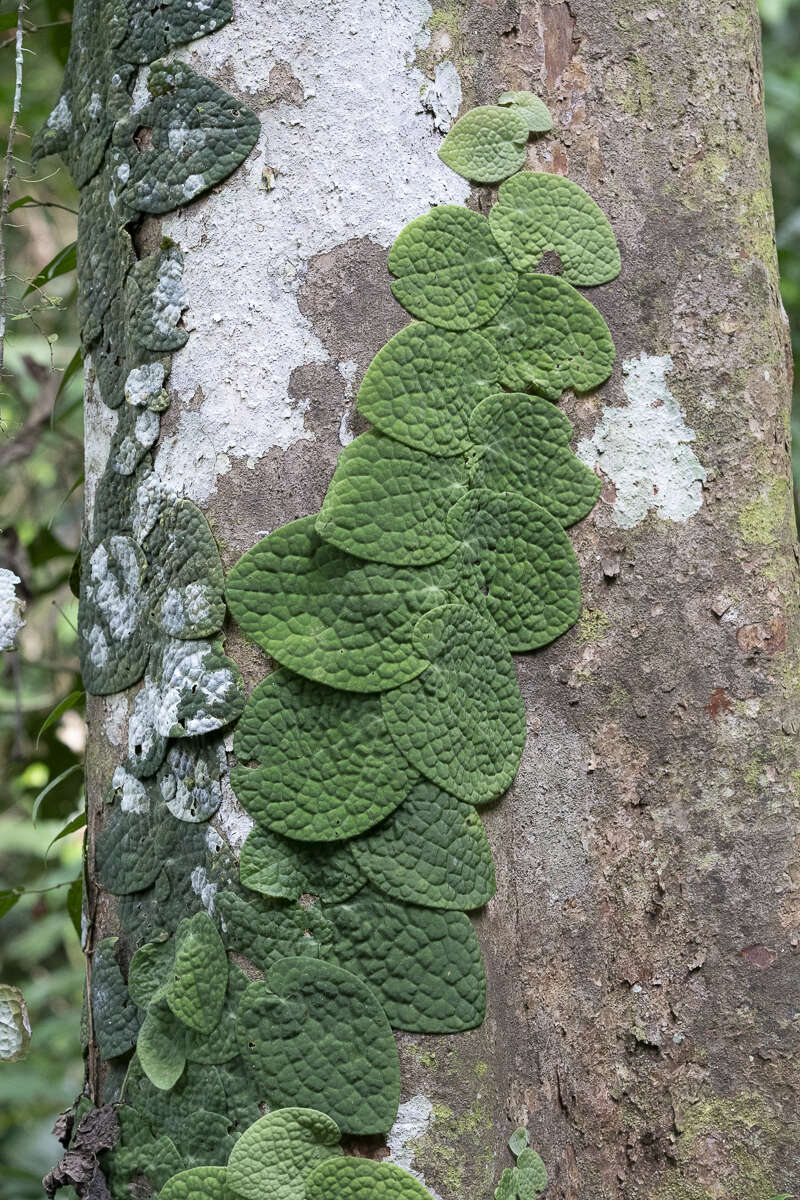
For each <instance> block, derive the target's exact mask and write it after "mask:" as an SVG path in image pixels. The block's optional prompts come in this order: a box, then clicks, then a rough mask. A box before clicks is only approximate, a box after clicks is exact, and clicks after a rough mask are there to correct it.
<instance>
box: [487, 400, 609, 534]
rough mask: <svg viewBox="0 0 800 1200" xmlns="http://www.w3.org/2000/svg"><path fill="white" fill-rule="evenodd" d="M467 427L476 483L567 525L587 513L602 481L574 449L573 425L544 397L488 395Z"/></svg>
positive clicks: (598, 492) (592, 504)
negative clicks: (528, 503) (532, 504)
mask: <svg viewBox="0 0 800 1200" xmlns="http://www.w3.org/2000/svg"><path fill="white" fill-rule="evenodd" d="M469 430H470V436H471V438H472V441H473V443H474V449H473V450H471V451H470V453H469V477H470V482H471V483H472V485H473V486H474V487H477V488H489V489H491V490H492V491H494V492H518V493H519V494H520V495H522V496H524V497H525V498H526V499H527V500H533V501H534V502H535V503H536V504H540V505H541V506H542V507H543V508H546V509H547V511H548V512H549V513H550V515H551V516H553V517H555V518H556V520H558V521H560V523H561V524H562V525H564V526H565V527H566V526H569V525H572V524H574V522H575V521H580V519H581V518H582V517H585V516H586V514H587V513H588V512H590V511H591V509H592V507H593V506H594V503H595V501H596V499H597V497H598V495H599V494H600V486H601V485H600V480H599V479H598V478H597V476H596V475H595V474H594V472H593V471H590V470H589V468H588V467H587V466H586V465H585V464H584V463H582V462H581V461H580V459H579V458H578V457H577V455H575V454H573V453H572V451H571V449H570V445H569V440H570V438H571V437H572V426H571V424H570V422H569V420H568V419H567V417H565V416H564V414H563V413H562V412H561V411H560V409H558V408H555V407H554V406H553V405H552V404H550V403H549V402H548V401H546V400H542V399H541V398H540V397H539V396H530V395H526V394H525V393H522V392H500V393H498V394H497V395H495V396H488V397H487V398H486V400H483V401H481V403H480V404H479V405H478V407H477V408H476V409H475V410H474V412H473V414H472V419H471V420H470V427H469Z"/></svg>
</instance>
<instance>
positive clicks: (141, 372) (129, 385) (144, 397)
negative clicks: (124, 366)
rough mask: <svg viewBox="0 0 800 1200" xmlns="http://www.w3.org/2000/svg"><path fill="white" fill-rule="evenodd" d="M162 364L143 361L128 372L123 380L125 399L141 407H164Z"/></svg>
mask: <svg viewBox="0 0 800 1200" xmlns="http://www.w3.org/2000/svg"><path fill="white" fill-rule="evenodd" d="M163 388H164V365H163V363H160V362H151V363H145V364H144V366H141V367H134V368H133V370H132V371H129V372H128V377H127V379H126V380H125V399H126V400H127V401H128V404H135V405H137V406H139V407H141V408H157V407H161V408H163V407H164V390H163Z"/></svg>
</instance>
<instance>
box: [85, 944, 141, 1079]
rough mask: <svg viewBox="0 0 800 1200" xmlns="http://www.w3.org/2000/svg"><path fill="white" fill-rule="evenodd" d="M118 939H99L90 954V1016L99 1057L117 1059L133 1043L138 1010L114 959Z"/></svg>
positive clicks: (139, 1019)
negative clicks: (92, 952)
mask: <svg viewBox="0 0 800 1200" xmlns="http://www.w3.org/2000/svg"><path fill="white" fill-rule="evenodd" d="M117 941H118V938H115V937H107V938H103V940H102V941H101V942H98V944H97V946H96V948H95V951H94V954H93V955H92V991H91V1001H92V1016H93V1029H94V1036H95V1040H96V1041H97V1047H98V1049H99V1051H100V1055H101V1057H102V1058H116V1057H117V1055H119V1054H125V1053H126V1052H127V1051H128V1050H130V1049H131V1047H132V1046H134V1045H135V1043H136V1035H137V1033H138V1031H139V1025H140V1023H141V1013H140V1012H139V1011H138V1009H137V1007H136V1005H135V1003H134V1002H133V1000H132V998H131V996H130V995H129V993H128V988H127V986H126V984H125V980H124V979H123V978H122V971H121V970H120V967H119V963H118V962H117V956H116V946H117Z"/></svg>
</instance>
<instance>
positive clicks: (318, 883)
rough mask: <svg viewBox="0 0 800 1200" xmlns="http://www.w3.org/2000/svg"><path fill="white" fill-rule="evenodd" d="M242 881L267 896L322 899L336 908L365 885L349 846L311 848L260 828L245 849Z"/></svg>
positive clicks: (240, 864)
mask: <svg viewBox="0 0 800 1200" xmlns="http://www.w3.org/2000/svg"><path fill="white" fill-rule="evenodd" d="M239 879H240V881H241V883H242V884H243V886H244V887H246V888H250V890H251V891H254V892H260V893H261V894H262V895H263V896H272V897H275V898H277V899H283V900H299V898H300V897H301V896H303V895H311V896H320V897H321V898H322V899H323V900H328V901H329V902H330V903H332V904H334V903H336V901H337V900H347V899H348V898H349V897H350V896H352V895H353V893H354V892H357V891H358V889H359V888H360V887H362V886H363V884H364V876H363V875H362V873H361V871H360V870H359V867H358V864H357V862H356V859H355V856H354V854H353V850H352V848H351V845H350V843H349V842H344V843H343V844H339V843H336V842H334V843H332V844H331V845H321V846H317V845H313V846H309V845H304V844H302V843H298V842H291V841H289V840H288V839H287V838H282V837H280V836H279V835H278V834H277V833H272V832H270V830H268V829H261V828H259V827H256V828H255V829H254V830H253V831H252V833H251V834H250V835H249V836H248V838H247V840H246V842H245V844H244V845H243V846H242V853H241V856H240V858H239Z"/></svg>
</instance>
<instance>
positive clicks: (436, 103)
mask: <svg viewBox="0 0 800 1200" xmlns="http://www.w3.org/2000/svg"><path fill="white" fill-rule="evenodd" d="M420 95H421V99H422V107H423V108H424V109H426V110H427V111H428V112H429V113H430V114H431V115H432V117H433V125H434V128H435V129H438V130H439V132H440V133H447V131H448V130H449V128H450V126H451V125H452V124H453V122H454V121H455V119H456V117H457V116H458V110H459V108H460V107H461V100H462V95H461V79H460V78H459V74H458V71H457V70H456V68H455V65H454V64H453V63H451V62H449V61H448V60H447V59H445V61H444V62H440V63H437V65H436V70H435V71H434V75H433V82H432V83H426V84H423V87H422V92H421V93H420Z"/></svg>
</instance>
